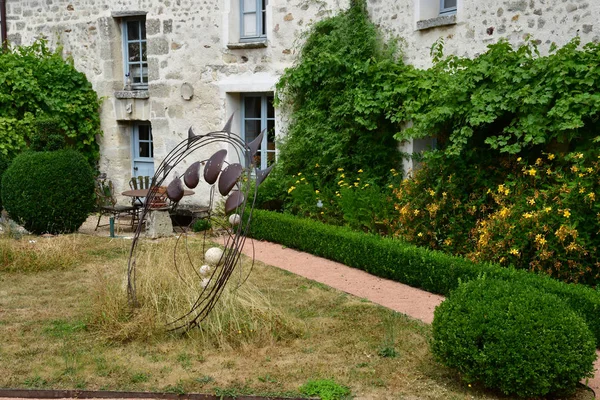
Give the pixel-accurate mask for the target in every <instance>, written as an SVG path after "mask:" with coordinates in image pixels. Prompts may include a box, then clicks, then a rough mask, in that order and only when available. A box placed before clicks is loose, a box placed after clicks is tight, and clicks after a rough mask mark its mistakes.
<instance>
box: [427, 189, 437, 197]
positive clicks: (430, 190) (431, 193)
mask: <svg viewBox="0 0 600 400" xmlns="http://www.w3.org/2000/svg"><path fill="white" fill-rule="evenodd" d="M427 193H429V195H430V196H435V192H434V191H433V189H429V190H428V191H427Z"/></svg>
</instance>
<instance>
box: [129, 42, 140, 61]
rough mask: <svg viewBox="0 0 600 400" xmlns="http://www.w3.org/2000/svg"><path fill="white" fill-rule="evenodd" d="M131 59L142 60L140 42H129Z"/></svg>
mask: <svg viewBox="0 0 600 400" xmlns="http://www.w3.org/2000/svg"><path fill="white" fill-rule="evenodd" d="M127 52H128V56H129V61H140V43H139V42H135V43H129V44H128V45H127Z"/></svg>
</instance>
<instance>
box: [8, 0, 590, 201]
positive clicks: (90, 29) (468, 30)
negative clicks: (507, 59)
mask: <svg viewBox="0 0 600 400" xmlns="http://www.w3.org/2000/svg"><path fill="white" fill-rule="evenodd" d="M5 1H6V8H7V9H6V11H7V18H6V23H7V28H8V39H9V41H10V42H11V43H12V44H16V45H18V44H29V43H31V42H32V41H34V40H35V39H36V38H37V37H39V36H45V37H46V38H47V39H48V40H49V41H50V43H51V44H56V43H61V44H62V45H63V46H64V51H65V52H66V53H67V54H69V55H71V56H72V57H73V59H74V62H75V66H76V68H77V69H79V70H80V71H83V72H84V73H85V74H86V75H87V77H88V79H89V80H90V81H91V82H92V84H93V86H94V89H95V90H96V91H97V93H98V95H99V96H100V97H101V98H102V99H103V103H102V109H101V119H102V129H103V131H104V136H103V137H101V138H100V146H101V160H100V170H101V172H105V173H107V175H108V176H109V177H110V178H111V179H112V180H113V181H114V183H115V186H116V188H117V190H118V191H121V190H125V189H126V188H128V185H127V182H128V181H129V179H130V177H131V176H134V175H152V174H153V171H154V167H155V166H156V165H157V164H158V163H159V162H160V161H161V160H162V158H163V157H164V156H165V155H166V154H167V153H168V152H169V151H170V150H171V149H172V148H173V147H174V146H175V144H177V143H178V142H180V141H181V140H182V139H183V138H185V137H186V136H187V130H188V128H189V127H190V126H193V127H194V130H195V131H196V132H197V133H204V132H208V131H211V130H217V129H220V128H221V127H222V126H223V125H224V123H225V121H226V120H227V119H228V117H229V116H230V115H231V114H232V113H233V112H235V116H234V123H233V131H234V132H239V134H240V135H242V137H244V138H246V139H252V138H253V137H255V136H256V135H257V133H258V132H260V131H261V130H262V129H265V128H267V129H268V132H269V133H268V135H266V137H265V139H264V142H263V146H262V149H261V154H260V156H261V163H262V164H263V166H265V165H266V164H267V163H269V162H271V160H273V159H274V158H275V157H276V139H277V137H280V136H281V135H284V134H285V118H284V117H285V116H283V115H280V114H281V113H279V112H278V110H277V109H274V107H273V103H272V100H273V91H274V87H275V83H276V82H277V80H278V78H279V77H280V76H281V74H282V73H283V71H284V69H285V68H286V67H289V66H291V65H293V63H294V60H295V56H296V54H297V52H298V50H299V48H300V45H301V44H302V33H303V32H305V31H306V30H307V27H308V26H310V24H311V23H312V22H313V21H316V20H319V19H322V18H324V17H327V16H331V15H334V14H335V13H336V12H338V11H339V10H341V9H344V8H347V7H348V5H349V0H290V1H284V0H197V1H192V0H111V1H109V0H5ZM368 8H369V13H370V15H371V18H372V20H373V21H374V22H375V23H376V24H378V25H379V26H380V27H381V28H382V29H383V31H384V32H386V34H387V35H390V36H396V37H400V38H402V40H403V42H404V45H405V57H406V62H408V63H411V64H413V65H415V66H418V67H427V66H428V65H430V62H431V61H430V56H429V51H430V47H431V45H432V44H433V43H434V41H436V40H437V39H438V38H440V37H443V38H444V40H445V51H446V53H453V54H457V55H461V56H462V55H464V56H475V55H477V54H478V53H481V52H483V51H485V49H486V46H487V45H488V44H490V43H494V42H496V41H498V40H499V39H500V38H507V39H508V40H510V41H511V42H512V43H514V44H519V43H522V42H523V41H524V40H525V38H526V37H527V36H528V35H532V36H533V38H534V39H537V40H539V41H540V48H541V49H542V51H547V49H548V47H549V45H550V44H551V43H552V42H555V43H556V44H558V45H563V44H565V43H566V42H568V41H569V40H570V39H572V38H573V37H574V36H576V35H579V36H581V38H582V42H584V43H585V42H589V41H597V40H599V36H598V33H597V32H598V27H596V29H595V27H594V23H596V25H597V20H598V17H599V16H600V2H598V1H594V0H394V1H391V0H389V1H386V0H368ZM419 146H422V143H418V142H417V143H409V144H406V145H405V148H404V149H405V150H407V151H413V150H418V149H419ZM177 172H180V173H181V172H183V171H177ZM191 201H193V202H196V203H201V202H203V201H204V199H203V198H202V195H201V194H198V195H197V196H195V197H194V198H193V199H191Z"/></svg>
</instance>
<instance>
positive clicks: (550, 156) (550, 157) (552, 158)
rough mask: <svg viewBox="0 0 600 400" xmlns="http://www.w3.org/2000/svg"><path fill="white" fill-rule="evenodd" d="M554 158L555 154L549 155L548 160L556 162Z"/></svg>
mask: <svg viewBox="0 0 600 400" xmlns="http://www.w3.org/2000/svg"><path fill="white" fill-rule="evenodd" d="M554 157H556V156H555V155H554V154H548V160H554Z"/></svg>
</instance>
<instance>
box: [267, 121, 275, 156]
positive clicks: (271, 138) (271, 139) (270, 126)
mask: <svg viewBox="0 0 600 400" xmlns="http://www.w3.org/2000/svg"><path fill="white" fill-rule="evenodd" d="M267 148H268V149H269V150H275V121H273V120H268V121H267Z"/></svg>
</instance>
